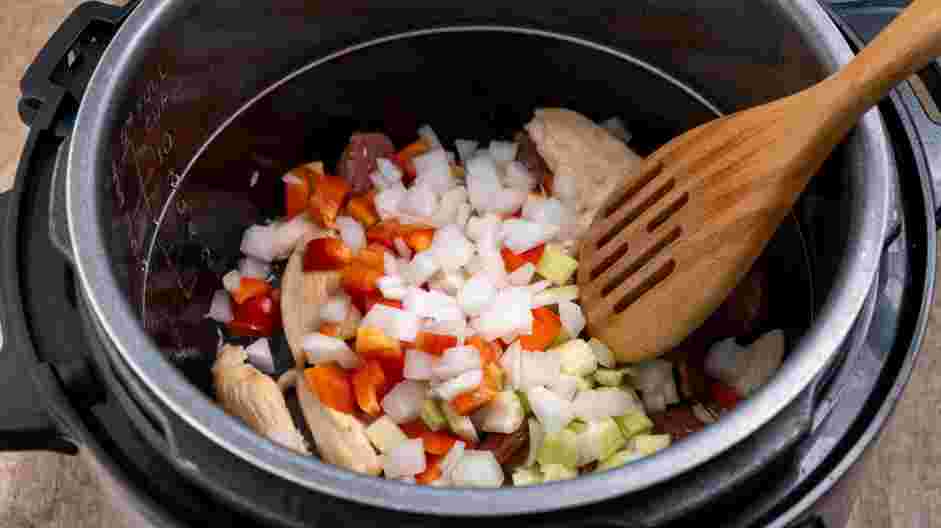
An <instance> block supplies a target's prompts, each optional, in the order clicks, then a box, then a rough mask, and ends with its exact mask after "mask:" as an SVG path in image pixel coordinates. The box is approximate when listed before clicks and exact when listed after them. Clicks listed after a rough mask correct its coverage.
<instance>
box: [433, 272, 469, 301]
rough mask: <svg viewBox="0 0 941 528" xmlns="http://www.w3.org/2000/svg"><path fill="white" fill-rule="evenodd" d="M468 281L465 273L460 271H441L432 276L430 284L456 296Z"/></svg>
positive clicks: (436, 288)
mask: <svg viewBox="0 0 941 528" xmlns="http://www.w3.org/2000/svg"><path fill="white" fill-rule="evenodd" d="M466 282H467V281H466V280H465V279H464V274H463V273H461V272H459V271H449V272H447V271H439V272H438V273H436V274H435V276H434V277H432V278H431V282H430V283H429V284H428V286H429V287H430V288H432V289H435V290H438V291H440V292H441V293H444V294H447V295H451V296H456V295H458V294H459V293H460V292H461V289H463V288H464V284H465V283H466Z"/></svg>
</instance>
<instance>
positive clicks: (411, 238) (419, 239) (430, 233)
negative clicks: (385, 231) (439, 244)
mask: <svg viewBox="0 0 941 528" xmlns="http://www.w3.org/2000/svg"><path fill="white" fill-rule="evenodd" d="M434 236H435V230H434V229H431V228H429V229H412V230H409V232H408V233H407V234H406V235H405V244H406V245H407V246H408V247H410V248H412V251H415V252H416V253H417V252H419V251H424V250H426V249H428V248H430V247H431V240H432V239H433V238H434Z"/></svg>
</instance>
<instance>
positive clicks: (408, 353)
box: [207, 111, 784, 487]
mask: <svg viewBox="0 0 941 528" xmlns="http://www.w3.org/2000/svg"><path fill="white" fill-rule="evenodd" d="M558 112H567V111H558ZM570 113H571V112H570ZM571 114H574V113H571ZM575 115H577V114H575ZM579 118H581V116H579ZM581 119H584V118H581ZM592 126H594V125H592ZM596 128H597V129H598V131H600V132H598V133H601V134H603V135H604V136H605V137H620V138H625V140H626V138H629V135H628V134H627V133H626V131H625V130H624V129H623V125H620V124H619V122H618V121H617V120H614V121H610V122H608V123H606V125H605V127H604V128H602V127H596ZM609 131H610V132H609ZM418 135H419V138H418V139H417V140H416V141H415V142H414V143H412V144H410V145H406V146H404V147H403V148H401V149H400V150H396V149H395V148H394V147H393V145H392V142H391V141H390V140H389V139H388V138H386V137H385V136H384V135H382V134H376V133H372V134H357V135H354V136H353V138H352V140H351V142H350V146H349V147H348V148H347V149H346V151H345V152H344V156H343V159H341V160H340V162H339V163H338V164H337V174H335V175H334V174H330V173H329V172H327V169H326V167H325V166H324V164H323V163H321V162H312V163H308V164H305V165H303V166H300V167H297V168H294V169H292V170H291V171H289V172H288V173H287V174H286V175H284V176H283V178H282V184H283V187H284V208H285V215H284V217H283V218H281V219H279V220H277V221H274V222H272V223H269V224H263V225H253V226H251V227H249V228H248V229H247V230H246V231H245V233H244V236H243V238H242V244H241V251H242V253H243V254H244V258H243V259H242V260H241V261H240V262H239V264H238V267H237V269H233V270H232V271H230V272H229V273H227V274H226V275H225V276H224V277H223V278H222V285H223V287H224V289H223V290H219V291H217V292H216V293H215V295H214V296H213V298H212V303H211V307H210V310H209V313H208V314H207V317H208V318H210V319H212V320H214V321H217V322H219V323H221V324H223V325H224V327H225V328H226V332H227V336H229V337H230V338H233V339H234V338H235V337H238V336H241V337H246V336H247V337H252V338H257V340H256V341H254V342H253V343H252V344H250V345H249V346H247V347H245V348H244V352H239V351H238V350H237V347H233V346H232V345H226V346H225V347H223V350H227V351H228V352H227V354H228V355H227V356H226V358H227V359H226V363H225V365H219V364H218V363H217V367H215V368H214V372H215V373H216V387H217V396H218V397H219V398H220V401H222V403H223V405H224V407H225V408H226V410H227V411H228V412H230V413H231V414H234V415H236V416H239V417H241V418H243V419H245V420H246V422H248V423H249V425H251V426H252V427H253V428H254V429H255V430H256V431H258V432H259V433H260V434H263V435H265V436H267V437H268V438H269V439H271V440H272V441H274V442H276V443H279V444H281V445H284V446H285V447H288V448H290V449H294V450H295V451H297V452H299V453H306V452H307V449H308V446H307V445H306V444H305V442H304V441H303V439H302V437H301V435H299V431H298V430H297V429H296V426H295V425H294V424H293V423H285V422H286V419H285V418H284V417H286V416H288V415H287V414H285V412H286V408H284V409H282V408H283V407H284V406H285V401H284V398H283V396H281V394H280V392H278V391H275V393H274V394H272V391H271V387H276V386H278V385H280V386H281V387H282V388H286V387H289V386H292V385H296V387H297V393H298V400H299V401H300V404H301V407H302V409H303V411H304V413H303V414H304V418H305V420H306V421H307V424H306V425H307V427H308V428H309V430H310V432H311V436H312V438H313V443H314V444H315V447H316V451H317V452H318V453H319V454H320V456H321V457H322V458H323V459H324V460H326V461H328V462H330V463H333V464H337V465H340V466H343V467H346V468H349V469H351V470H354V471H358V472H361V473H366V474H371V475H379V474H382V475H384V476H385V477H386V478H389V479H398V480H402V481H406V482H412V483H417V484H427V485H433V486H474V487H496V486H501V485H504V484H509V483H511V484H512V485H516V486H526V485H533V484H539V483H542V482H548V481H553V480H563V479H571V478H575V477H576V476H578V475H579V474H581V473H585V472H591V471H606V470H608V469H612V468H616V467H619V466H621V465H624V464H627V463H629V462H631V461H633V460H637V459H639V458H641V457H644V456H648V455H651V454H653V453H655V452H657V451H659V450H661V449H663V448H665V447H667V446H669V445H670V443H671V441H673V440H677V439H679V438H681V437H683V436H685V435H686V434H689V433H690V432H693V431H696V430H699V429H701V428H702V427H704V426H705V425H706V424H707V423H710V422H712V421H715V419H716V418H717V416H718V415H719V414H721V413H722V412H725V411H727V410H729V409H731V408H733V407H734V406H735V405H736V404H737V403H738V402H739V401H740V400H741V398H743V397H746V396H747V395H749V394H750V393H752V392H754V390H755V389H756V388H758V387H760V386H761V385H762V384H764V383H765V382H767V380H768V379H769V378H770V376H771V375H772V374H773V372H774V371H775V370H776V369H777V367H778V366H779V365H780V363H781V358H782V356H783V353H784V341H783V335H782V334H781V333H780V332H779V331H776V332H771V333H769V334H767V335H765V336H763V337H762V338H761V339H759V340H758V341H757V342H755V343H754V344H753V345H752V346H750V347H743V346H740V345H739V344H737V343H736V342H735V340H734V339H731V338H732V337H736V336H737V335H740V334H731V335H724V334H723V335H718V336H710V337H709V339H708V340H709V341H711V342H710V343H709V344H710V345H712V346H711V350H709V351H708V353H703V352H700V353H698V354H683V353H682V351H681V352H680V353H678V354H677V355H676V357H674V358H670V355H669V354H668V356H667V358H670V360H668V359H657V360H653V361H647V362H644V363H640V364H633V365H618V364H616V362H615V357H616V354H615V353H613V352H612V350H610V349H609V348H608V347H607V346H606V345H605V344H604V343H602V342H601V341H599V340H597V339H594V338H588V337H587V336H583V331H584V329H585V316H584V314H583V312H582V308H581V306H580V305H579V304H578V299H579V291H578V286H576V285H575V284H574V279H573V277H574V273H575V271H576V269H577V268H578V261H577V260H576V258H575V255H574V248H575V247H577V235H578V232H579V231H578V224H579V222H581V221H582V218H581V217H582V216H583V214H584V209H585V208H584V207H581V206H580V205H579V204H578V203H576V202H575V201H573V199H572V196H571V193H572V189H576V188H577V187H578V186H577V185H574V184H572V183H571V182H566V181H564V180H563V179H559V178H554V176H553V174H552V172H551V171H549V170H548V169H547V168H546V167H545V163H542V164H541V165H540V164H539V163H538V162H539V160H538V159H537V160H536V161H535V162H534V161H532V160H533V157H534V156H536V157H538V156H539V154H540V153H542V154H543V155H546V154H545V153H543V152H542V151H541V150H540V148H541V147H543V148H548V147H546V146H545V145H540V144H533V143H532V140H531V139H530V138H529V137H528V136H526V134H525V133H522V134H521V135H518V136H517V138H516V141H491V142H490V143H489V144H487V145H486V146H484V145H483V144H481V143H478V142H477V141H472V140H462V139H459V140H457V141H455V143H454V147H455V150H456V154H455V153H454V152H452V151H449V150H447V149H446V148H445V146H444V144H443V143H442V142H441V140H440V139H439V137H438V136H437V134H435V132H434V131H433V130H432V129H431V128H430V127H428V126H424V127H422V128H421V129H419V131H418ZM624 150H625V151H627V150H629V149H626V148H624ZM557 158H558V157H557V156H556V157H553V159H557ZM554 189H555V190H556V191H557V192H555V193H554V192H553V190H554ZM560 189H561V190H562V192H558V191H559V190H560ZM592 201H593V202H598V199H597V197H592ZM289 257H290V259H291V260H290V261H289V262H288V265H287V267H286V271H285V272H284V275H283V276H277V275H278V274H277V273H276V272H273V271H272V270H273V267H272V262H275V261H279V260H284V259H287V258H289ZM748 280H749V279H746V282H748ZM276 284H277V285H279V286H280V287H276V286H275V285H276ZM733 297H734V295H733ZM720 311H721V310H720ZM727 311H728V310H727ZM754 318H755V317H752V316H749V321H748V323H749V324H751V323H752V322H753V321H752V320H753V319H754ZM282 326H283V328H284V333H285V335H286V337H287V341H288V343H289V345H290V347H291V349H292V350H291V351H292V353H293V355H294V359H295V365H294V366H295V367H296V368H295V369H291V370H288V371H287V373H282V377H281V380H279V383H277V384H275V383H274V379H273V378H270V376H273V375H275V374H277V373H278V372H277V370H276V368H275V361H274V358H273V355H272V347H271V346H270V345H269V341H268V340H269V339H273V338H276V337H280V330H281V328H282ZM741 333H742V334H744V333H746V332H745V330H744V329H743V330H742V331H741ZM719 337H725V338H729V339H724V340H719V339H718V338H719ZM712 342H716V343H715V344H714V345H713V344H712ZM701 348H702V350H703V351H705V350H706V349H707V348H706V347H701ZM246 359H247V361H248V363H247V364H246V363H245V360H246ZM223 367H225V368H223ZM217 369H218V370H217ZM258 376H261V377H262V378H261V379H256V378H257V377H258ZM677 380H679V382H678V381H677ZM249 382H251V383H252V385H248V383H249ZM269 382H270V383H269ZM256 385H260V386H264V389H265V391H264V392H263V393H262V392H260V391H257V390H256V389H255V388H254V387H255V386H256ZM221 387H225V393H223V392H221ZM266 413H271V414H272V415H277V416H278V418H279V419H278V420H274V419H269V420H267V421H265V420H261V421H260V422H259V419H258V415H259V414H261V415H265V414H266ZM256 422H259V423H263V424H265V427H264V428H263V429H262V428H261V427H255V426H254V425H253V424H254V423H256ZM274 423H276V424H277V426H276V427H275V426H272V425H271V424H274Z"/></svg>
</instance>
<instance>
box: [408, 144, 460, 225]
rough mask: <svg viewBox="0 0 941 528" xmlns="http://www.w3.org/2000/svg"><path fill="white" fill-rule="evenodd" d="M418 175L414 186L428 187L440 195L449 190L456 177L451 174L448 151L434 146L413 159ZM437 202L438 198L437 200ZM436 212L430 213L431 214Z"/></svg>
mask: <svg viewBox="0 0 941 528" xmlns="http://www.w3.org/2000/svg"><path fill="white" fill-rule="evenodd" d="M412 162H413V163H414V165H415V172H416V173H417V175H418V176H417V177H416V178H415V183H414V184H413V187H427V188H428V190H429V191H431V192H432V193H434V194H436V195H439V194H444V193H446V192H448V189H450V188H451V187H454V184H455V182H454V178H453V177H452V176H451V164H450V160H449V159H448V153H447V152H445V151H444V149H442V148H440V147H439V148H434V149H432V150H430V151H428V152H426V153H424V154H422V155H420V156H416V157H415V158H413V159H412ZM435 201H436V202H437V200H435ZM433 212H434V209H432V212H430V213H428V214H427V215H426V216H431V215H432V214H433Z"/></svg>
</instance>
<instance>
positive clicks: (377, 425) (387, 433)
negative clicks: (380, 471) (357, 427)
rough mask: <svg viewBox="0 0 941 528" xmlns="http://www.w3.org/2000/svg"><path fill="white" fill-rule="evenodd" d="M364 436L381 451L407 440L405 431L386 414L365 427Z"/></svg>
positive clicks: (384, 451)
mask: <svg viewBox="0 0 941 528" xmlns="http://www.w3.org/2000/svg"><path fill="white" fill-rule="evenodd" d="M366 437H367V438H369V441H370V442H372V444H373V445H374V446H376V449H378V450H379V451H380V452H381V453H387V452H389V451H391V450H392V449H395V448H396V447H398V445H399V444H401V443H402V442H404V441H406V440H408V437H407V436H405V433H403V432H402V430H401V429H399V426H398V425H396V424H395V422H393V421H392V419H391V418H389V417H388V416H382V417H380V418H379V419H378V420H376V421H375V422H373V423H371V424H369V427H367V428H366Z"/></svg>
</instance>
